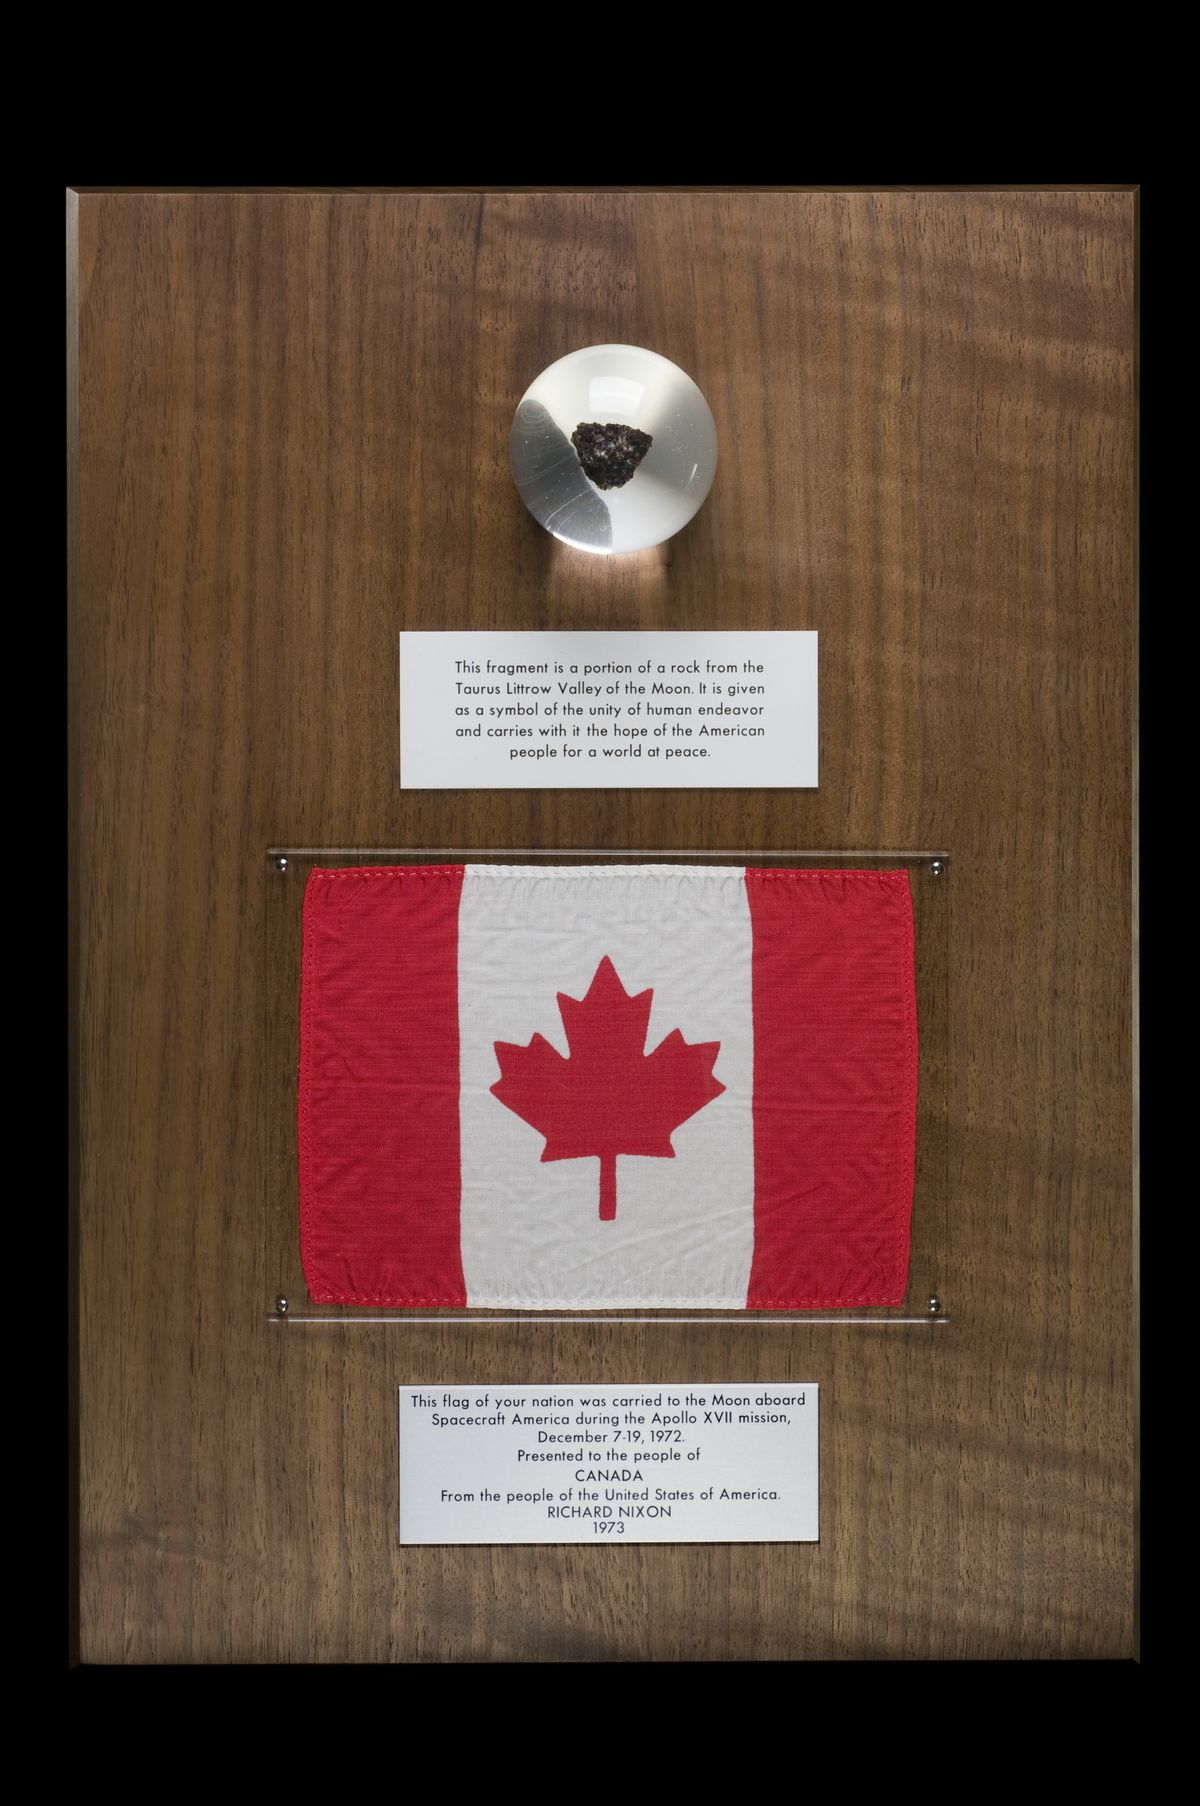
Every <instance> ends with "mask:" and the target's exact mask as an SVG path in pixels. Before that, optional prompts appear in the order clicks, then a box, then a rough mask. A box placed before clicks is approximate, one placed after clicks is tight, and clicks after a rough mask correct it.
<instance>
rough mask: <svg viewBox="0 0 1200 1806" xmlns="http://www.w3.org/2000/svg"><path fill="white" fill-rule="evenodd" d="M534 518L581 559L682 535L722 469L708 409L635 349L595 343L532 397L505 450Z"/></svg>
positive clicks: (659, 363) (678, 377)
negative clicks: (572, 547) (682, 529)
mask: <svg viewBox="0 0 1200 1806" xmlns="http://www.w3.org/2000/svg"><path fill="white" fill-rule="evenodd" d="M509 460H510V462H511V464H512V473H513V480H514V482H515V483H516V485H517V489H518V490H519V491H520V495H521V500H522V501H523V502H524V504H525V506H526V507H527V508H528V510H529V512H530V513H531V514H532V515H533V518H534V519H535V520H536V521H538V522H539V523H540V524H541V525H542V526H543V527H545V529H546V531H547V532H548V533H553V535H554V537H555V538H556V539H561V540H562V541H563V543H564V545H568V546H574V547H575V548H576V549H577V550H578V551H580V552H643V551H645V550H646V548H647V547H648V546H658V545H661V544H662V542H663V540H664V539H670V538H671V536H672V534H674V533H678V532H679V529H680V528H681V527H686V526H687V524H688V522H689V521H690V520H691V518H692V516H693V515H694V514H695V512H696V510H697V509H698V508H699V506H700V504H701V503H702V502H703V500H704V498H705V496H706V495H707V494H708V492H709V489H710V488H711V487H712V480H713V475H714V473H715V471H716V468H717V429H716V424H715V422H714V420H713V417H712V410H711V409H710V408H709V405H708V403H707V402H706V401H705V399H704V397H703V395H702V394H701V393H700V390H699V389H698V388H697V387H696V385H695V383H694V382H693V381H692V379H691V377H690V376H689V375H688V374H687V372H686V371H684V370H681V369H680V368H679V365H678V364H673V363H672V362H671V360H670V359H669V358H665V357H660V356H659V355H658V353H657V352H656V351H645V350H643V349H642V348H641V347H640V346H638V345H587V346H585V347H584V349H583V350H582V351H572V352H570V353H569V354H568V356H566V357H560V358H559V360H558V362H557V363H555V364H549V365H547V367H546V369H545V370H543V371H542V373H541V375H540V376H539V377H537V378H536V379H535V380H534V381H533V382H532V383H531V384H530V385H529V387H528V389H526V391H525V393H524V395H523V396H522V397H521V400H520V402H519V403H518V405H517V411H516V413H515V415H514V416H513V424H512V436H511V439H510V441H509Z"/></svg>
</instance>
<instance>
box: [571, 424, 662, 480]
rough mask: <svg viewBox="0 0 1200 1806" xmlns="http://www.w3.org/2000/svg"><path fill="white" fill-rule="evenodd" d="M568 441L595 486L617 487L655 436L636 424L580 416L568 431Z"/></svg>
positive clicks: (637, 462)
mask: <svg viewBox="0 0 1200 1806" xmlns="http://www.w3.org/2000/svg"><path fill="white" fill-rule="evenodd" d="M571 444H572V445H573V446H574V447H575V451H576V453H577V455H578V457H579V462H580V463H581V464H582V466H583V469H584V474H585V475H586V476H589V477H590V478H591V479H592V482H593V483H594V484H595V485H596V488H597V489H620V488H622V487H623V486H624V485H625V484H626V483H628V481H629V479H630V477H631V476H632V475H633V473H634V471H635V470H636V469H637V467H638V465H639V464H640V463H641V461H642V459H643V458H644V457H645V456H646V453H647V452H648V451H649V450H650V447H651V446H652V445H653V444H654V437H653V434H651V433H642V432H639V431H638V429H637V427H636V426H620V425H618V424H615V423H614V424H611V425H608V426H601V424H600V422H599V421H598V420H583V421H580V423H579V425H578V426H577V427H576V428H575V431H574V432H573V433H572V434H571Z"/></svg>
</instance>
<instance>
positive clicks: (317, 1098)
mask: <svg viewBox="0 0 1200 1806" xmlns="http://www.w3.org/2000/svg"><path fill="white" fill-rule="evenodd" d="M462 882H463V868H462V867H461V866H423V867H421V868H419V869H417V870H408V869H404V870H396V869H395V868H390V869H389V868H383V867H379V868H374V869H372V868H365V869H360V870H348V871H324V870H315V871H313V872H312V874H311V875H310V877H309V880H308V887H307V889H306V891H305V896H304V969H303V978H302V989H301V1002H300V1009H301V1038H300V1099H299V1138H300V1245H301V1255H302V1259H303V1262H304V1275H305V1278H306V1280H307V1281H308V1289H309V1291H310V1292H311V1294H312V1296H313V1298H314V1300H316V1301H317V1302H318V1303H350V1304H385V1303H386V1304H392V1305H463V1304H465V1303H466V1287H465V1285H464V1283H463V1270H462V1254H461V1250H460V1236H459V1205H460V1199H461V1188H462V1178H461V1164H460V1158H459V1047H458V909H459V898H460V895H461V892H462ZM314 999H319V1008H316V1009H314V1007H313V1005H314ZM314 1201H319V1207H314Z"/></svg>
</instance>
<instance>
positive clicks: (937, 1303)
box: [283, 1298, 942, 1317]
mask: <svg viewBox="0 0 1200 1806" xmlns="http://www.w3.org/2000/svg"><path fill="white" fill-rule="evenodd" d="M283 1307H284V1309H285V1310H286V1309H287V1299H286V1298H285V1299H284V1300H283ZM941 1314H942V1301H941V1299H940V1298H931V1299H930V1300H929V1315H930V1316H931V1317H940V1316H941Z"/></svg>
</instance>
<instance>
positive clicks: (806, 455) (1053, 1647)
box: [74, 190, 1135, 1663]
mask: <svg viewBox="0 0 1200 1806" xmlns="http://www.w3.org/2000/svg"><path fill="white" fill-rule="evenodd" d="M1134 212H1135V197H1134V195H1133V194H1131V193H1130V192H1128V191H1111V192H1103V191H1102V192H1088V191H1082V190H1081V191H1079V192H1061V191H1059V192H1046V193H1031V192H1016V191H1014V192H1011V193H1004V192H974V193H966V192H954V193H931V192H924V193H916V192H903V193H900V192H880V193H862V192H852V193H851V192H848V193H828V192H814V193H778V192H771V193H763V194H759V195H755V194H747V193H684V192H667V193H657V194H655V193H643V192H639V193H629V194H614V193H603V194H587V193H580V194H570V193H561V192H556V193H546V194H541V195H537V194H528V193H511V194H506V193H487V194H484V193H479V192H472V193H462V194H454V193H449V194H447V193H440V194H435V195H416V194H411V193H396V194H386V193H361V192H360V193H346V194H330V193H318V194H310V195H306V194H301V193H277V194H270V193H259V194H245V193H242V194H214V193H209V194H164V193H158V194H139V193H120V194H117V193H103V192H83V193H81V194H80V196H79V199H78V276H79V313H78V340H79V369H78V407H79V413H78V435H79V437H78V474H79V515H78V523H79V524H78V552H79V575H78V601H77V620H76V622H75V626H74V637H75V642H76V645H75V661H76V662H75V671H76V683H77V726H78V742H77V743H78V757H79V766H78V805H77V813H76V820H75V838H74V849H75V860H76V878H77V901H78V936H79V940H78V947H79V995H78V1014H79V1039H78V1062H79V1101H80V1129H79V1162H80V1178H79V1206H80V1212H79V1225H80V1270H79V1342H80V1394H81V1401H80V1518H81V1555H80V1641H81V1650H82V1655H83V1658H84V1659H85V1660H86V1661H90V1662H126V1663H130V1662H132V1663H150V1662H158V1663H174V1662H189V1661H191V1662H208V1663H217V1662H254V1661H270V1660H274V1661H290V1662H310V1661H365V1660H383V1661H431V1662H439V1661H464V1660H476V1661H497V1660H500V1661H532V1662H545V1661H579V1660H605V1661H607V1660H629V1659H641V1658H656V1659H671V1658H676V1659H683V1660H701V1659H716V1658H743V1659H746V1660H762V1659H767V1658H785V1659H787V1658H815V1657H827V1658H828V1657H832V1658H862V1657H890V1658H909V1659H914V1658H915V1659H922V1658H931V1657H953V1656H966V1657H978V1658H989V1657H990V1658H995V1657H1038V1658H1061V1657H1070V1656H1098V1657H1122V1656H1127V1655H1129V1654H1130V1652H1131V1649H1132V1635H1133V1623H1132V1496H1133V1493H1132V1489H1133V1455H1132V1449H1133V1444H1132V1405H1131V1348H1130V1290H1131V1234H1130V1191H1131V1186H1130V1133H1131V1124H1130V1114H1131V1112H1130V1092H1131V1073H1130V844H1131V842H1130V739H1131V733H1130V721H1131V669H1132V663H1131V657H1132V654H1131V637H1132V619H1133V588H1132V552H1131V548H1132V544H1133V496H1134V469H1133V444H1134V440H1133V429H1134V386H1133V354H1134V334H1135V326H1134V294H1133V282H1134V272H1133V263H1134ZM611 340H625V341H629V342H632V343H634V344H643V345H649V346H652V347H654V348H655V349H656V350H658V351H661V352H663V353H665V354H666V355H668V356H670V357H672V358H674V359H675V360H676V361H677V362H679V363H681V364H682V365H683V366H684V368H685V369H687V370H688V371H689V372H690V373H691V374H692V375H693V376H694V377H695V378H696V380H697V381H698V382H699V384H700V386H701V388H702V389H703V390H704V392H705V394H706V395H707V397H708V399H709V402H710V404H711V406H712V408H713V412H714V415H715V417H716V421H717V427H718V433H719V436H720V448H721V462H720V467H719V469H718V474H717V479H716V483H715V485H714V488H713V490H712V494H711V496H710V498H709V500H708V502H707V503H706V504H705V506H704V508H703V509H702V510H701V511H700V513H699V515H698V516H697V517H696V519H695V521H694V522H693V523H692V524H691V526H690V527H688V528H687V529H686V530H685V531H684V532H683V533H681V534H680V535H679V536H678V537H677V538H676V539H674V540H672V541H671V542H670V543H669V544H668V545H667V546H666V547H665V548H662V549H660V550H659V551H657V552H651V553H645V554H640V555H637V556H633V557H625V558H614V559H589V558H587V557H585V556H582V555H579V554H573V553H571V552H569V551H568V550H566V549H565V548H563V547H561V546H559V545H558V544H557V543H556V542H554V541H553V540H551V539H550V538H549V537H548V536H547V535H546V534H544V533H543V532H542V531H541V530H540V529H539V528H537V527H536V526H535V524H534V523H533V521H532V520H531V519H530V517H529V516H528V515H527V514H526V512H525V510H524V509H523V508H522V506H521V504H520V502H519V500H518V498H517V496H516V494H515V491H514V489H513V486H512V483H511V480H510V478H509V475H508V470H507V460H506V443H507V434H508V427H509V422H510V419H511V415H512V411H513V408H514V405H515V403H516V400H517V399H518V397H519V396H520V395H521V393H522V392H523V390H524V389H525V388H526V386H527V385H528V383H529V382H530V381H531V379H532V378H533V377H534V376H535V375H536V374H537V372H538V371H539V370H540V369H541V368H542V367H543V366H544V365H545V364H547V363H549V362H550V361H551V360H552V359H554V358H556V357H558V356H560V355H562V354H563V353H565V352H567V351H569V350H572V349H574V348H575V347H577V346H580V345H585V344H588V343H591V342H596V341H611ZM402 627H424V628H456V627H476V628H506V627H624V628H633V627H681V628H688V627H695V628H713V627H730V628H732V627H744V628H780V627H805V628H817V629H819V630H820V633H821V636H822V638H821V665H822V669H821V711H822V733H821V739H822V746H821V786H820V789H819V790H817V791H811V792H804V791H801V792H786V791H776V792H767V793H757V792H736V793H731V792H705V791H690V792H683V791H681V792H639V791H630V792H603V793H601V792H552V791H547V792H535V793H519V792H514V793H495V792H493V793H479V794H474V795H471V794H463V795H455V794H450V793H426V794H417V793H401V792H400V791H399V789H398V787H397V782H396V775H395V772H396V738H397V735H396V711H397V694H396V635H397V633H398V631H399V630H400V628H402ZM272 843H277V844H278V843H292V844H298V845H309V846H320V845H324V844H337V845H374V846H380V845H408V846H421V845H436V846H450V845H457V846H467V847H470V846H497V845H508V846H541V847H546V848H553V847H555V846H601V847H602V846H606V845H607V846H644V847H664V846H677V847H689V846H693V847H722V846H724V847H740V846H747V845H754V846H760V847H799V846H813V847H839V846H840V847H846V848H855V847H858V848H876V847H882V848H887V847H897V848H899V847H922V846H928V847H942V846H944V847H947V848H949V849H950V851H951V853H952V855H953V863H952V866H951V869H950V872H949V873H948V875H947V880H946V881H947V883H949V884H950V885H952V886H953V893H952V900H953V907H952V912H951V921H950V931H949V968H948V993H947V994H948V999H949V1014H950V1027H949V1040H948V1071H947V1080H946V1100H947V1115H948V1136H949V1155H948V1184H947V1204H946V1213H945V1220H946V1229H945V1239H946V1245H945V1248H944V1250H943V1261H942V1272H943V1275H944V1278H943V1285H944V1302H945V1306H946V1310H947V1312H948V1314H949V1316H950V1318H951V1322H950V1323H949V1325H947V1326H946V1327H945V1328H944V1329H943V1330H940V1331H938V1332H934V1331H932V1330H928V1329H924V1328H921V1329H916V1330H912V1331H905V1330H901V1329H897V1328H894V1327H893V1328H887V1329H883V1328H879V1329H856V1330H850V1329H839V1330H837V1331H833V1330H830V1329H829V1328H827V1327H823V1326H815V1325H814V1326H803V1327H798V1328H790V1329H787V1330H779V1329H773V1330H771V1331H770V1332H767V1331H759V1332H755V1331H750V1330H743V1329H741V1328H738V1329H737V1330H731V1329H729V1328H720V1327H713V1326H698V1327H695V1326H676V1327H672V1328H665V1327H663V1326H662V1325H658V1324H655V1325H646V1326H637V1327H633V1328H616V1327H611V1326H597V1325H580V1326H573V1327H570V1328H560V1329H558V1330H557V1331H555V1332H554V1333H553V1334H548V1333H547V1331H546V1329H545V1326H542V1327H540V1328H539V1327H537V1326H531V1325H528V1324H518V1325H507V1326H506V1325H496V1324H489V1325H480V1326H476V1327H468V1328H462V1327H460V1326H458V1325H454V1326H445V1327H442V1326H438V1327H422V1328H420V1329H418V1328H415V1327H412V1326H409V1327H397V1326H393V1325H388V1326H382V1327H379V1328H370V1327H363V1326H356V1327H354V1328H341V1327H329V1326H321V1327H320V1328H317V1329H313V1330H307V1329H306V1328H305V1327H304V1326H303V1325H288V1326H285V1327H283V1328H280V1327H279V1326H273V1325H271V1324H269V1323H268V1321H267V1309H268V1304H269V1286H270V1276H269V1274H268V1272H267V1270H266V1260H265V1256H264V1245H265V1244H264V1236H263V1232H262V1225H263V1215H264V1210H265V1208H266V1204H265V1200H264V1197H263V1195H262V1190H263V1170H264V1168H263V1159H262V1151H263V1146H264V1137H265V1136H266V1134H267V1133H268V1130H269V1127H270V1122H273V1121H274V1120H275V1119H274V1118H270V1122H269V1121H268V1116H269V1113H270V1112H271V1111H273V1110H276V1109H277V1108H278V1105H277V1100H276V1097H275V1094H274V1091H273V1090H272V1087H271V1086H270V1084H269V1083H267V1082H266V1079H265V1077H264V1072H265V1066H264V1029H263V1024H264V1010H263V998H264V995H265V994H266V991H267V990H268V988H269V987H270V985H271V984H272V982H273V976H272V974H271V972H269V971H268V970H267V964H268V947H269V942H270V935H269V933H268V926H269V924H268V913H269V911H270V909H271V907H272V902H271V893H270V889H269V887H270V884H271V883H272V882H273V875H272V874H271V872H270V871H269V869H268V866H267V861H266V858H265V849H266V847H267V846H268V845H269V844H272ZM463 1377H472V1378H475V1377H477V1378H479V1379H490V1380H506V1381H511V1380H530V1381H570V1380H576V1379H586V1380H592V1381H609V1380H611V1381H623V1380H639V1379H660V1380H664V1381H666V1380H684V1379H688V1378H697V1379H704V1380H710V1381H711V1380H720V1379H752V1378H761V1379H766V1380H785V1379H798V1380H817V1381H819V1382H820V1384H821V1387H822V1538H821V1542H820V1543H819V1545H816V1546H809V1545H771V1546H751V1547H728V1546H715V1547H706V1546H669V1545H657V1546H655V1545H644V1546H638V1545H633V1546H630V1547H627V1548H612V1547H607V1546H606V1547H597V1548H592V1547H588V1546H583V1547H563V1548H555V1547H546V1548H465V1549H445V1550H439V1549H400V1548H398V1547H397V1546H396V1543H395V1529H394V1526H395V1502H396V1501H395V1485H396V1481H395V1431H394V1421H395V1413H394V1387H395V1386H396V1385H397V1384H399V1383H402V1382H414V1383H420V1382H421V1381H424V1380H432V1379H445V1378H463Z"/></svg>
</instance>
